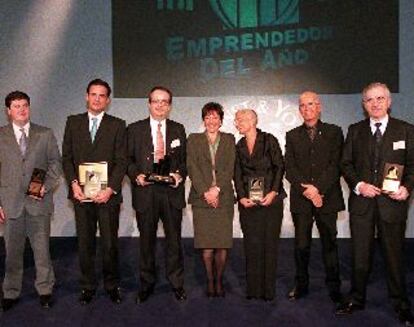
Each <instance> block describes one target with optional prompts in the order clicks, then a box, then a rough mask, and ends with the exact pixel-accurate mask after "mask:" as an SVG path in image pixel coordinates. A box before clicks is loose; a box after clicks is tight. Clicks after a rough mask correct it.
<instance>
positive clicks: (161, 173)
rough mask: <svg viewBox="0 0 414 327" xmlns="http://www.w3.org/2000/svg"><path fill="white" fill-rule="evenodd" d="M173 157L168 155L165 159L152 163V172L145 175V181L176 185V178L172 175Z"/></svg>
mask: <svg viewBox="0 0 414 327" xmlns="http://www.w3.org/2000/svg"><path fill="white" fill-rule="evenodd" d="M170 166H171V158H170V157H169V156H168V155H166V156H165V157H164V159H160V160H159V161H158V162H154V163H153V164H152V172H151V173H147V174H146V175H145V181H147V182H150V183H156V184H165V185H174V184H175V179H174V178H173V177H172V176H170Z"/></svg>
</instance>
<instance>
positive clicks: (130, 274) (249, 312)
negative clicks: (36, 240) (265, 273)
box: [0, 238, 414, 327]
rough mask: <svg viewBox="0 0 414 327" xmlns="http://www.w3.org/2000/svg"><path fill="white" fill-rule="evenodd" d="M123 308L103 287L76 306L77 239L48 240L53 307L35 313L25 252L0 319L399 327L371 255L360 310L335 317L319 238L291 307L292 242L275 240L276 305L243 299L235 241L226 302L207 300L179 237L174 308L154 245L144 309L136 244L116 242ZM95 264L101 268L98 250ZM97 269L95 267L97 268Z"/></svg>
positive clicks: (344, 273) (412, 278) (413, 282)
mask: <svg viewBox="0 0 414 327" xmlns="http://www.w3.org/2000/svg"><path fill="white" fill-rule="evenodd" d="M0 244H1V246H0V275H1V277H2V278H3V276H4V256H5V251H4V242H3V240H1V242H0ZM119 245H120V267H121V274H122V282H121V288H122V293H123V297H124V301H123V302H122V304H121V305H118V306H117V305H114V304H113V303H112V302H110V300H109V298H108V296H106V293H105V291H104V290H103V287H102V283H101V284H100V287H99V289H98V293H97V297H96V298H95V300H94V301H93V302H92V303H91V304H89V305H87V306H81V305H80V304H79V303H78V296H79V286H78V282H77V281H78V278H79V270H78V257H77V244H76V239H75V238H52V241H51V253H52V258H53V262H54V268H55V273H56V279H57V285H56V289H55V292H54V300H55V304H54V306H53V308H51V309H50V310H44V309H42V308H41V307H40V305H39V302H38V296H37V294H36V291H35V289H34V286H33V282H34V274H35V271H34V265H33V259H32V255H31V251H30V249H29V248H28V247H27V249H26V254H25V275H24V281H23V292H22V295H21V297H20V301H19V303H18V305H16V307H14V308H13V309H12V310H10V311H8V312H6V313H0V325H1V326H71V327H74V326H99V327H103V326H132V325H135V326H177V327H178V326H197V327H198V326H237V327H242V326H362V325H364V326H399V325H400V324H399V323H398V321H397V319H396V316H395V315H394V312H393V310H392V307H391V305H390V302H389V301H388V296H387V286H386V283H385V275H384V274H385V267H384V264H383V261H382V257H381V256H380V254H379V252H380V251H378V250H379V248H378V247H377V249H376V255H375V260H374V268H373V272H372V274H371V278H370V283H369V286H368V301H367V304H366V309H365V310H364V311H361V312H357V313H354V314H353V315H352V316H349V317H340V318H337V317H335V316H334V305H333V303H332V302H331V301H330V299H329V297H328V292H327V289H326V287H325V284H324V279H325V275H324V268H323V263H322V258H321V247H320V243H319V239H314V242H313V247H312V258H311V263H310V267H309V268H310V269H309V273H310V277H311V280H310V290H309V291H310V293H309V295H308V296H307V297H306V298H304V299H300V300H298V301H297V302H295V303H292V302H289V301H288V300H287V298H286V294H287V292H288V291H289V289H290V288H291V287H292V285H293V282H294V271H295V270H294V260H293V240H292V239H282V240H280V247H279V253H278V274H277V291H276V294H277V295H276V296H277V299H276V301H275V303H273V304H268V303H265V302H264V301H259V300H257V301H248V300H246V299H245V294H244V290H245V269H244V255H243V241H242V239H235V241H234V247H233V249H232V250H231V253H230V256H229V262H228V266H227V269H226V273H225V286H226V291H227V294H226V297H225V298H224V299H221V298H220V299H218V298H216V299H207V298H206V296H205V280H204V270H203V266H202V262H201V259H200V256H199V253H198V251H196V250H194V248H193V239H184V240H183V245H184V254H185V271H186V279H185V281H186V282H185V288H186V291H187V295H188V299H187V301H186V302H184V303H178V302H177V301H176V300H175V299H174V297H173V295H172V293H171V291H170V286H169V284H168V282H167V281H166V279H165V274H164V253H163V245H164V242H163V239H159V241H158V245H157V258H158V262H157V266H158V271H159V274H158V283H157V285H156V289H155V294H154V295H153V296H151V297H150V298H149V300H148V301H147V302H146V303H144V304H142V305H136V304H135V296H136V292H137V288H138V286H139V285H138V239H137V238H120V241H119ZM413 247H414V240H413V239H407V242H406V258H407V285H408V292H409V295H410V297H412V294H413V292H414V255H413V252H412V249H413ZM339 252H340V259H341V263H340V265H341V277H342V281H343V283H342V290H343V292H344V293H345V294H346V292H348V291H349V286H350V272H351V266H350V263H351V261H350V259H351V258H350V240H349V239H341V240H339ZM97 265H98V266H99V267H100V256H99V251H98V259H97ZM98 270H99V269H98Z"/></svg>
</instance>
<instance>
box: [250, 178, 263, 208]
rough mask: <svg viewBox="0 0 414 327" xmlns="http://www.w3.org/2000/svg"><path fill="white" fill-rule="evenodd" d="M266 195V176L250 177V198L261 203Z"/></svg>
mask: <svg viewBox="0 0 414 327" xmlns="http://www.w3.org/2000/svg"><path fill="white" fill-rule="evenodd" d="M263 197H264V177H250V178H249V199H250V200H252V201H253V202H255V203H260V201H261V200H263Z"/></svg>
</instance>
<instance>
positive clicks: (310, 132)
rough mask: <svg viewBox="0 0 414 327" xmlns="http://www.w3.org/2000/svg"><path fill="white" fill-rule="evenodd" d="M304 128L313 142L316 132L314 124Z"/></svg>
mask: <svg viewBox="0 0 414 327" xmlns="http://www.w3.org/2000/svg"><path fill="white" fill-rule="evenodd" d="M306 130H307V132H308V135H309V138H310V140H311V142H313V140H314V139H315V136H316V132H317V129H316V126H312V127H308V128H307V129H306Z"/></svg>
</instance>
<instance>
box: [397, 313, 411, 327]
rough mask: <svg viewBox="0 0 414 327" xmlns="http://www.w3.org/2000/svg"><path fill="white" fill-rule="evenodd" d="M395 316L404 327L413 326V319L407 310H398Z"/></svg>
mask: <svg viewBox="0 0 414 327" xmlns="http://www.w3.org/2000/svg"><path fill="white" fill-rule="evenodd" d="M397 314H398V319H399V320H400V322H401V323H403V324H404V325H405V326H414V317H413V314H412V313H411V311H410V310H409V309H405V310H398V311H397Z"/></svg>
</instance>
